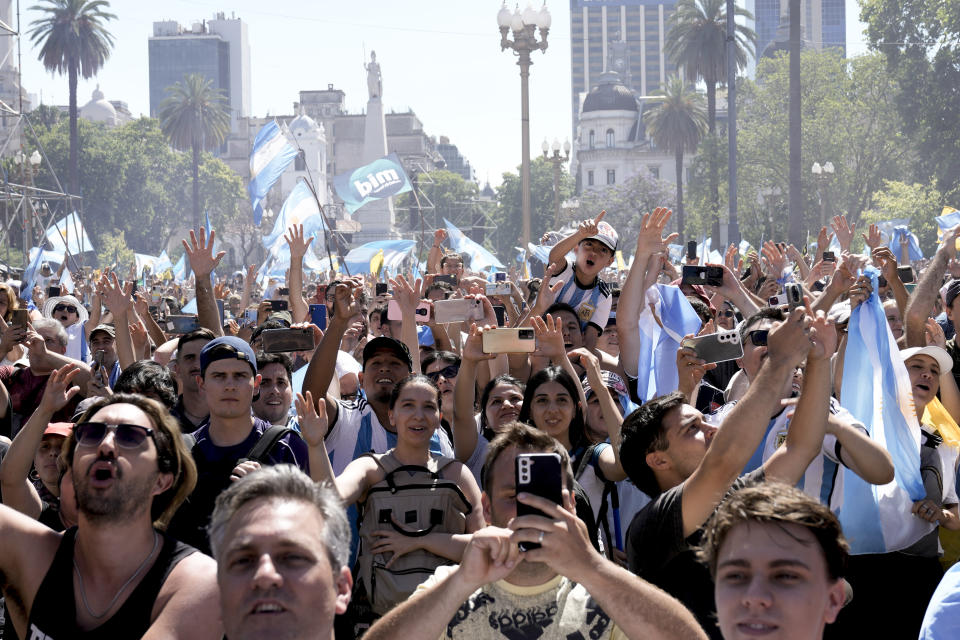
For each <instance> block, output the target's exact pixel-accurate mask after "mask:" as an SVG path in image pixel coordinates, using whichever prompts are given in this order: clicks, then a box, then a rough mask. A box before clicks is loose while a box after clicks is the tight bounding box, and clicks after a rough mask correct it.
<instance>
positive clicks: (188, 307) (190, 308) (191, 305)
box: [180, 298, 197, 314]
mask: <svg viewBox="0 0 960 640" xmlns="http://www.w3.org/2000/svg"><path fill="white" fill-rule="evenodd" d="M180 313H183V314H191V313H192V314H196V313H197V299H196V298H191V299H190V301H189V302H187V304H185V305H183V306H182V307H180Z"/></svg>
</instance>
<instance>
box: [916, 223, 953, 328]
mask: <svg viewBox="0 0 960 640" xmlns="http://www.w3.org/2000/svg"><path fill="white" fill-rule="evenodd" d="M958 236H960V225H957V226H955V227H953V228H952V229H950V230H949V231H947V232H946V233H944V234H943V243H942V244H941V245H940V247H939V248H938V249H937V252H936V253H935V254H934V256H933V260H931V261H930V264H928V265H927V268H926V269H925V270H924V272H923V276H922V277H921V278H920V282H919V284H917V288H916V289H914V291H913V294H912V295H911V296H910V300H909V301H908V302H907V313H906V315H905V316H904V318H903V321H904V325H906V333H907V346H908V347H922V346H924V344H925V341H924V337H923V335H924V323H925V322H926V320H927V317H928V316H929V315H930V312H931V311H932V310H933V305H934V302H936V299H937V295H938V292H939V290H940V283H941V282H943V274H944V273H946V271H947V263H948V262H949V261H950V258H953V257H955V256H956V255H957V248H956V241H957V237H958Z"/></svg>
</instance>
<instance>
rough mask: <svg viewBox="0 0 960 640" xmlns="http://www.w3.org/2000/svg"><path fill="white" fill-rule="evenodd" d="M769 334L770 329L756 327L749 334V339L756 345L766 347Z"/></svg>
mask: <svg viewBox="0 0 960 640" xmlns="http://www.w3.org/2000/svg"><path fill="white" fill-rule="evenodd" d="M768 335H770V331H769V330H768V329H754V330H753V331H751V332H750V333H748V334H747V339H748V340H750V342H752V343H753V346H755V347H765V346H767V336H768Z"/></svg>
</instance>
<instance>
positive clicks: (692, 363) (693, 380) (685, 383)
mask: <svg viewBox="0 0 960 640" xmlns="http://www.w3.org/2000/svg"><path fill="white" fill-rule="evenodd" d="M685 337H686V338H692V337H693V336H692V335H687V336H685ZM716 368H717V365H716V364H715V363H711V364H707V362H706V361H705V360H701V359H700V358H699V357H697V352H696V351H694V350H693V349H690V348H689V347H681V348H679V349H677V373H678V374H679V384H678V386H677V389H678V390H679V391H680V393H682V394H684V395H685V396H687V397H688V398H689V397H691V396H692V395H693V391H694V390H695V389H696V388H697V385H699V384H700V381H701V380H703V376H704V374H706V373H707V371H710V370H711V369H716ZM694 399H695V398H694Z"/></svg>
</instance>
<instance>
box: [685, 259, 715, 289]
mask: <svg viewBox="0 0 960 640" xmlns="http://www.w3.org/2000/svg"><path fill="white" fill-rule="evenodd" d="M681 281H682V282H683V283H684V284H705V285H708V286H711V287H719V286H720V285H722V284H723V267H709V266H698V265H695V264H694V265H690V264H688V265H684V267H683V276H682V277H681Z"/></svg>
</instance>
